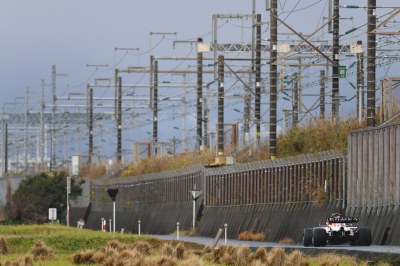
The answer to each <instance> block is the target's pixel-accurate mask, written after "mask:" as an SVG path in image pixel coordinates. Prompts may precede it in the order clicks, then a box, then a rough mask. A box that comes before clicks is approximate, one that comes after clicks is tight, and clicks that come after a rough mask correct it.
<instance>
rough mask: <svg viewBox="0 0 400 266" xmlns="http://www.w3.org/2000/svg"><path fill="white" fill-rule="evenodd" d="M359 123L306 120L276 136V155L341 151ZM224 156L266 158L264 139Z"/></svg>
mask: <svg viewBox="0 0 400 266" xmlns="http://www.w3.org/2000/svg"><path fill="white" fill-rule="evenodd" d="M361 127H362V125H360V124H359V123H358V121H357V120H356V119H347V120H346V119H342V120H341V121H340V122H339V124H336V123H333V122H332V121H330V120H326V121H318V122H314V121H309V122H308V124H306V125H302V126H298V127H296V128H294V129H292V130H291V131H289V132H288V133H286V134H285V135H279V136H278V141H277V143H278V147H277V151H278V154H277V157H278V158H285V157H289V156H296V155H300V154H304V153H316V152H321V151H327V150H339V151H342V150H344V149H346V148H347V136H348V134H349V132H350V131H351V130H355V129H359V128H361ZM225 154H226V156H233V157H235V158H236V162H238V163H246V162H252V161H260V160H268V159H270V154H269V147H268V144H267V143H261V144H260V145H259V146H258V147H257V150H255V151H254V150H253V149H252V148H245V149H243V150H240V151H237V150H236V148H235V149H232V148H229V147H226V150H225ZM214 160H215V154H214V153H213V152H210V150H206V151H203V152H197V151H194V152H187V153H182V154H176V155H174V156H164V157H161V156H159V157H156V158H150V159H144V160H141V161H140V162H138V163H135V164H134V165H132V166H130V167H128V168H127V169H125V170H124V171H123V172H122V174H121V175H122V176H140V175H143V174H148V173H155V172H161V171H168V170H175V169H182V168H185V167H191V166H193V165H197V164H203V165H205V164H209V163H210V162H214ZM82 171H83V173H84V175H86V176H90V177H93V178H96V177H99V176H102V175H103V174H104V173H105V168H104V167H103V166H92V167H90V168H88V169H82Z"/></svg>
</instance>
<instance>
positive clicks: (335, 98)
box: [332, 0, 340, 121]
mask: <svg viewBox="0 0 400 266" xmlns="http://www.w3.org/2000/svg"><path fill="white" fill-rule="evenodd" d="M333 17H334V19H333V32H332V36H333V41H332V56H333V58H332V61H333V66H332V121H336V120H338V116H339V110H337V108H338V103H339V19H340V18H339V0H334V1H333Z"/></svg>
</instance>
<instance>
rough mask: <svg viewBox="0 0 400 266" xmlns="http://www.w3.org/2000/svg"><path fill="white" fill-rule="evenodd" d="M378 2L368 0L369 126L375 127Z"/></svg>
mask: <svg viewBox="0 0 400 266" xmlns="http://www.w3.org/2000/svg"><path fill="white" fill-rule="evenodd" d="M375 28H376V0H368V27H367V39H368V42H367V45H368V48H367V126H369V127H374V126H375V82H376V80H375V79H376V75H375V71H376V68H375V60H376V35H375V33H374V32H372V31H374V30H375Z"/></svg>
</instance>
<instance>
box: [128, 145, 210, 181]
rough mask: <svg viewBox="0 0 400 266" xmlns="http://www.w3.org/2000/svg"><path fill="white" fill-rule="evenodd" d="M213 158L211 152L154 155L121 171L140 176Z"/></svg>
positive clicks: (204, 161)
mask: <svg viewBox="0 0 400 266" xmlns="http://www.w3.org/2000/svg"><path fill="white" fill-rule="evenodd" d="M213 159H214V155H213V153H211V152H210V151H204V152H200V153H199V152H188V153H182V154H177V155H174V156H165V157H161V156H159V157H156V158H151V159H144V160H141V161H140V162H139V163H136V164H134V165H132V166H130V167H128V168H127V169H125V170H124V171H123V172H122V174H121V175H122V176H140V175H143V174H148V173H155V172H162V171H168V170H175V169H182V168H185V167H190V166H193V165H196V164H199V163H200V164H208V163H209V162H210V161H212V160H213Z"/></svg>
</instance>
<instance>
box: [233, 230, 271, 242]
mask: <svg viewBox="0 0 400 266" xmlns="http://www.w3.org/2000/svg"><path fill="white" fill-rule="evenodd" d="M238 239H239V240H245V241H264V240H265V234H264V233H262V232H259V233H253V232H251V231H244V232H241V233H240V234H239V235H238Z"/></svg>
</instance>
